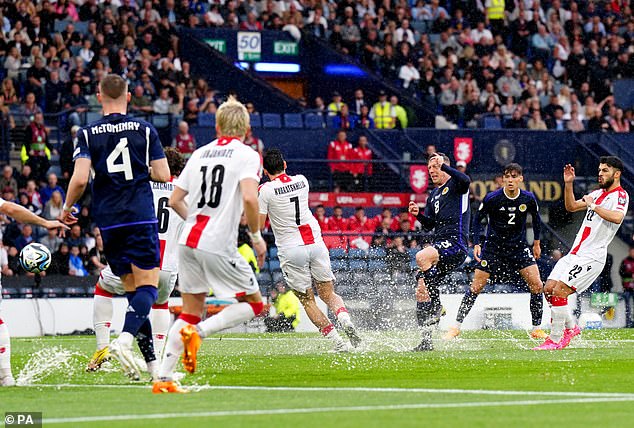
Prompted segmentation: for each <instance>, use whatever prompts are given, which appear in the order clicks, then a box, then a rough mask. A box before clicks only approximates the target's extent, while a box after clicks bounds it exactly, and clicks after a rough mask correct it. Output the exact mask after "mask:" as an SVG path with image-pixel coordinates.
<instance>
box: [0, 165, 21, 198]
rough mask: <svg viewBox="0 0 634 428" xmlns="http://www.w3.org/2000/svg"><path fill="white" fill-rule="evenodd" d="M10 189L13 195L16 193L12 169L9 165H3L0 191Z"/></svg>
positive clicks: (16, 187)
mask: <svg viewBox="0 0 634 428" xmlns="http://www.w3.org/2000/svg"><path fill="white" fill-rule="evenodd" d="M7 187H10V188H11V189H12V190H13V193H14V194H16V195H17V193H18V182H17V181H16V179H15V178H13V167H12V166H11V165H5V166H4V168H2V177H0V189H5V188H7Z"/></svg>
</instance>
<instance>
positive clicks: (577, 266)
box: [548, 254, 605, 293]
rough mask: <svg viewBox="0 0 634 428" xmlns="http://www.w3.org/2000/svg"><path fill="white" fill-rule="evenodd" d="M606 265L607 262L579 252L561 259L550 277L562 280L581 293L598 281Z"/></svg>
mask: <svg viewBox="0 0 634 428" xmlns="http://www.w3.org/2000/svg"><path fill="white" fill-rule="evenodd" d="M604 266H605V262H599V261H596V260H594V259H590V258H587V257H583V256H580V255H578V254H568V255H566V256H564V257H562V258H561V259H559V261H558V262H557V264H556V265H555V267H554V268H553V271H552V272H551V273H550V275H549V276H548V279H549V280H551V279H552V280H555V281H561V282H563V283H564V284H566V285H567V286H568V287H570V288H572V289H573V290H575V291H576V292H577V293H581V292H583V291H585V290H587V289H588V288H589V287H590V286H591V285H592V283H593V282H594V281H596V279H597V278H598V277H599V275H600V274H601V271H603V267H604Z"/></svg>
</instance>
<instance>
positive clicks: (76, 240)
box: [65, 223, 86, 250]
mask: <svg viewBox="0 0 634 428" xmlns="http://www.w3.org/2000/svg"><path fill="white" fill-rule="evenodd" d="M81 230H82V228H81V226H80V225H79V224H77V223H75V224H73V225H72V226H71V228H70V232H69V233H68V235H67V236H66V240H65V242H66V243H67V244H68V246H69V247H77V250H79V247H80V246H82V245H86V239H85V238H84V237H83V236H82V233H81Z"/></svg>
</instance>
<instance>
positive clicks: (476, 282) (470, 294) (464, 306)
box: [443, 269, 491, 340]
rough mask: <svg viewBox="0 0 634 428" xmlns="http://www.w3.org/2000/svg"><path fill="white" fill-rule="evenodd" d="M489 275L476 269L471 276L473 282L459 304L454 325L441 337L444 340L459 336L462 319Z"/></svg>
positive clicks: (469, 310) (469, 309) (467, 313)
mask: <svg viewBox="0 0 634 428" xmlns="http://www.w3.org/2000/svg"><path fill="white" fill-rule="evenodd" d="M490 276H491V274H489V273H488V272H485V271H483V270H481V269H476V270H475V274H474V275H473V281H472V282H471V286H470V287H469V289H468V290H467V291H466V292H465V295H464V297H463V298H462V301H461V302H460V307H459V308H458V315H456V323H455V324H454V325H453V326H451V327H450V328H449V330H447V332H446V333H445V335H444V336H443V339H444V340H452V339H455V338H456V337H458V336H459V335H460V327H461V325H462V323H463V322H464V319H465V318H466V317H467V315H469V312H471V309H472V308H473V305H474V304H475V302H476V299H477V298H478V296H479V295H480V293H481V292H482V290H483V289H484V287H485V285H486V284H487V281H488V280H489V277H490Z"/></svg>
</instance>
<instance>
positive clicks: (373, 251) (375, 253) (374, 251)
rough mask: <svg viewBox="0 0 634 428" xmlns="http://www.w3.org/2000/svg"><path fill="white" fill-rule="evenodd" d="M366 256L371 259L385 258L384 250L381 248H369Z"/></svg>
mask: <svg viewBox="0 0 634 428" xmlns="http://www.w3.org/2000/svg"><path fill="white" fill-rule="evenodd" d="M368 257H369V258H370V259H371V260H372V259H381V260H384V259H385V250H384V249H383V248H370V251H369V252H368Z"/></svg>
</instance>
